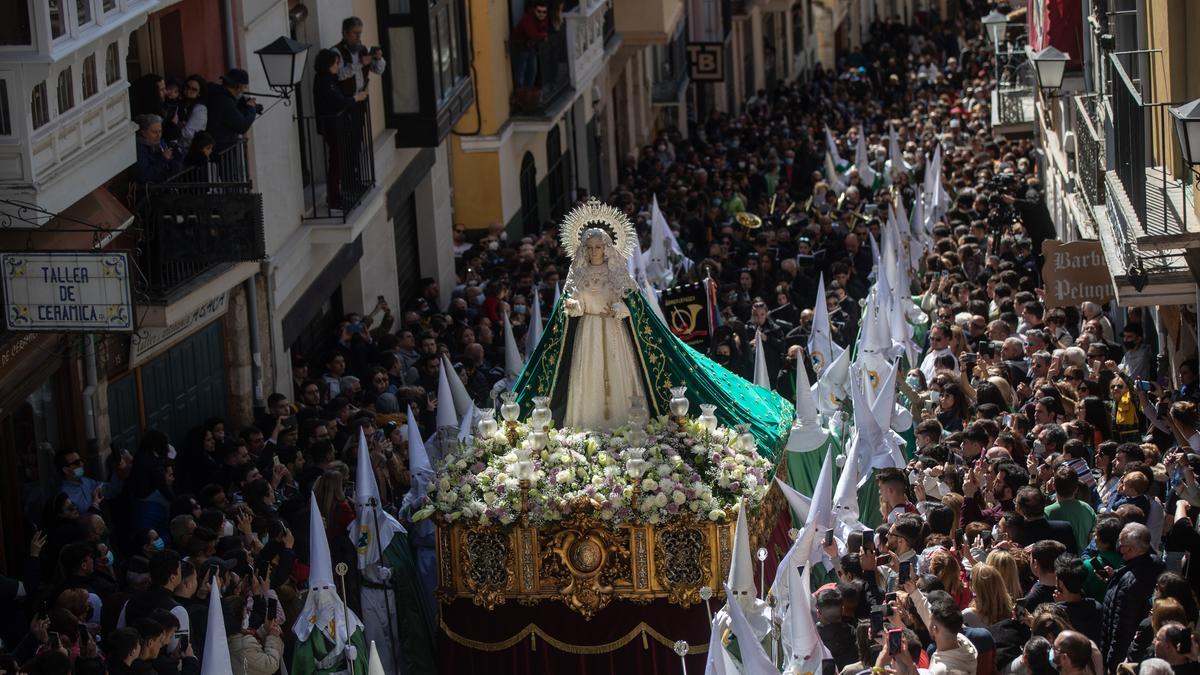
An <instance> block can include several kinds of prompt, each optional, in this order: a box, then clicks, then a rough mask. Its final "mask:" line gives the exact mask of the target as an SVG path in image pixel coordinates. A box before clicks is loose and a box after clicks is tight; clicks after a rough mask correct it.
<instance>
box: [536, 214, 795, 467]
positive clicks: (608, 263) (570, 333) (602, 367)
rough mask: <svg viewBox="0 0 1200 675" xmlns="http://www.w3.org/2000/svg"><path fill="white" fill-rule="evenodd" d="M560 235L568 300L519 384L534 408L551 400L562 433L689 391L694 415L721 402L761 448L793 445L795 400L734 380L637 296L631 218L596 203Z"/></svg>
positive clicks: (653, 407)
mask: <svg viewBox="0 0 1200 675" xmlns="http://www.w3.org/2000/svg"><path fill="white" fill-rule="evenodd" d="M559 236H560V238H561V241H562V245H563V249H564V250H565V251H566V253H567V255H568V256H570V257H571V267H570V271H569V272H568V273H567V281H566V284H565V285H564V287H563V293H562V297H561V298H560V300H559V302H558V304H557V305H555V307H554V311H553V312H552V313H551V315H550V320H549V321H548V322H547V324H546V328H545V330H544V331H543V332H542V338H541V341H540V342H539V343H538V345H537V347H536V348H535V349H534V351H533V353H532V354H530V356H529V362H528V364H527V365H526V366H525V370H524V371H523V372H522V373H521V377H520V379H519V380H518V381H517V385H516V392H517V396H518V401H519V402H520V403H521V406H522V409H523V411H524V412H528V411H529V409H530V407H531V405H532V399H533V397H535V396H546V397H549V399H550V408H551V410H552V411H553V413H554V420H555V422H556V423H557V424H558V425H559V426H561V427H572V428H578V429H592V430H608V429H612V428H614V427H618V426H620V425H622V424H625V423H626V421H627V420H628V416H629V410H630V405H631V398H632V397H635V396H640V397H644V400H645V401H646V405H647V408H648V409H649V411H650V413H651V414H654V415H664V414H667V413H668V411H669V401H670V399H671V397H672V394H671V389H672V388H673V387H679V386H684V387H687V394H686V395H687V398H688V399H689V400H690V401H691V403H692V406H693V408H692V410H693V414H694V411H695V410H696V406H699V405H700V404H705V403H707V404H713V405H715V406H716V411H715V413H716V415H717V419H718V420H720V421H721V422H722V423H723V424H725V425H727V426H734V425H737V424H749V425H750V430H751V432H752V433H753V434H754V436H755V438H756V439H757V441H758V445H759V448H760V450H761V451H764V452H766V453H768V454H771V455H774V453H775V452H776V451H777V450H778V449H779V448H780V447H781V446H782V444H783V443H784V442H786V440H787V437H788V432H789V430H790V428H791V423H792V412H793V408H792V404H791V403H789V402H788V401H786V400H785V399H783V398H782V397H780V396H779V395H778V394H776V393H774V392H772V391H769V390H767V389H763V388H761V387H756V386H754V385H752V384H751V383H749V382H747V381H746V380H744V379H742V378H741V377H739V376H737V375H734V374H733V373H731V372H729V371H728V370H726V369H725V368H723V367H721V366H720V365H718V364H717V363H715V362H713V361H712V360H710V359H709V358H707V357H706V356H704V355H703V354H701V353H699V352H697V351H696V350H694V349H692V348H691V347H690V346H688V345H687V344H686V343H684V342H683V341H682V340H680V339H679V338H678V337H676V336H675V335H674V334H673V333H672V332H671V331H670V330H669V329H668V328H667V327H666V326H665V325H664V324H663V323H662V321H661V320H660V319H659V318H658V316H657V315H656V314H655V313H654V311H653V310H652V309H651V307H650V306H649V305H648V304H647V300H646V299H645V297H644V296H643V295H642V293H640V292H639V291H638V290H637V284H636V283H635V282H634V280H633V277H632V276H630V274H629V268H628V265H627V261H628V258H629V256H630V255H631V254H632V252H633V247H634V246H636V245H638V243H637V233H636V231H635V230H634V227H633V223H632V222H630V221H629V218H628V217H627V216H626V215H625V214H624V213H622V212H621V211H619V210H618V209H615V208H613V207H611V206H609V205H607V204H602V203H600V202H599V201H597V200H596V199H594V198H593V199H590V200H588V202H587V203H585V204H582V205H580V206H578V207H576V208H575V209H574V210H573V211H571V213H569V214H567V217H566V219H565V220H564V222H563V224H562V227H561V228H560V235H559Z"/></svg>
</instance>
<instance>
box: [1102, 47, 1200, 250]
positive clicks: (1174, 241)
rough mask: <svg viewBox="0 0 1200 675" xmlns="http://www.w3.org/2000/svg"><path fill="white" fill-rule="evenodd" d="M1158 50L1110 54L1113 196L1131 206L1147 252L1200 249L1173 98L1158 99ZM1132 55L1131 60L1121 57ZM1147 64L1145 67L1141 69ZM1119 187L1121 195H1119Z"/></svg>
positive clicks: (1110, 177)
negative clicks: (1181, 169)
mask: <svg viewBox="0 0 1200 675" xmlns="http://www.w3.org/2000/svg"><path fill="white" fill-rule="evenodd" d="M1153 54H1154V53H1153V52H1146V53H1138V54H1126V55H1122V54H1116V53H1114V54H1110V55H1109V66H1110V72H1111V73H1112V78H1111V79H1112V87H1111V90H1112V96H1111V99H1110V101H1109V105H1110V106H1111V113H1112V133H1111V135H1110V136H1109V138H1110V139H1111V141H1110V142H1111V143H1112V144H1113V150H1114V152H1113V157H1114V158H1115V163H1116V165H1115V167H1114V169H1113V171H1111V172H1110V173H1109V175H1108V177H1107V178H1108V181H1107V182H1108V186H1107V189H1108V191H1109V193H1110V194H1109V197H1110V198H1111V199H1112V200H1114V201H1115V202H1117V204H1118V206H1120V207H1122V208H1124V209H1126V210H1127V211H1128V212H1129V213H1128V216H1129V217H1128V218H1126V219H1125V220H1126V221H1127V222H1128V223H1129V224H1130V225H1131V226H1132V229H1133V231H1132V232H1131V233H1129V234H1130V235H1131V236H1132V237H1133V238H1134V239H1135V240H1136V243H1137V246H1138V248H1139V249H1141V250H1152V251H1165V250H1170V249H1182V248H1200V223H1197V219H1196V218H1195V217H1190V218H1189V217H1188V213H1187V212H1188V211H1189V210H1190V209H1191V207H1190V205H1189V204H1187V201H1188V197H1187V196H1186V195H1185V190H1184V183H1183V181H1181V180H1179V179H1177V178H1176V177H1175V176H1174V175H1173V172H1172V169H1171V167H1172V166H1182V162H1181V161H1180V160H1179V159H1178V157H1179V147H1178V145H1177V143H1176V140H1175V130H1174V124H1173V120H1172V117H1171V114H1170V112H1169V111H1168V107H1169V106H1171V105H1173V104H1172V103H1171V102H1168V101H1152V100H1150V99H1152V98H1153V94H1152V92H1153V91H1154V89H1153V87H1152V86H1151V73H1152V72H1153V69H1152V68H1151V67H1150V66H1149V64H1148V63H1146V64H1139V63H1138V62H1137V61H1135V60H1132V59H1135V58H1138V57H1142V58H1144V59H1147V60H1148V59H1149V58H1150V57H1151V56H1152V55H1153ZM1122 56H1125V57H1132V58H1131V60H1128V61H1127V60H1125V59H1123V58H1121V57H1122ZM1139 66H1141V67H1139ZM1114 188H1115V194H1113V192H1114Z"/></svg>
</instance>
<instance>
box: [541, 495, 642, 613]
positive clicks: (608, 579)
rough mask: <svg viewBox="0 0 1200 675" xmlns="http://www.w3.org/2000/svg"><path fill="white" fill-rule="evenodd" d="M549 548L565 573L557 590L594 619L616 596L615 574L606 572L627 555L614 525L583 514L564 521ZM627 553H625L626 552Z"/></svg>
mask: <svg viewBox="0 0 1200 675" xmlns="http://www.w3.org/2000/svg"><path fill="white" fill-rule="evenodd" d="M549 548H550V552H551V553H552V555H553V556H554V557H556V558H557V562H558V564H559V565H561V568H560V569H562V570H563V571H565V572H566V575H565V576H564V577H560V583H563V585H562V586H560V587H559V589H558V593H559V596H560V598H561V599H562V601H563V602H564V603H566V605H567V606H568V607H570V608H571V609H573V610H575V611H576V612H579V613H580V614H582V615H583V618H585V619H591V618H592V617H593V616H595V615H596V612H598V611H600V610H601V609H604V608H605V607H607V606H608V603H609V602H611V601H612V599H613V595H614V594H613V584H612V581H613V576H612V575H611V574H606V573H605V571H606V570H607V568H608V567H609V566H610V565H611V564H612V563H613V562H615V561H617V560H620V559H622V558H624V557H626V556H628V552H625V551H622V546H621V543H620V541H619V540H618V539H617V538H616V537H614V536H613V532H612V530H611V529H609V528H607V527H605V526H604V525H603V524H602V523H600V522H599V521H596V520H594V519H592V518H589V517H586V516H580V517H577V518H574V519H571V520H570V521H568V522H566V523H564V529H562V530H560V531H559V532H558V533H556V534H555V535H554V538H553V540H552V542H551V545H550V547H549ZM623 554H624V555H623Z"/></svg>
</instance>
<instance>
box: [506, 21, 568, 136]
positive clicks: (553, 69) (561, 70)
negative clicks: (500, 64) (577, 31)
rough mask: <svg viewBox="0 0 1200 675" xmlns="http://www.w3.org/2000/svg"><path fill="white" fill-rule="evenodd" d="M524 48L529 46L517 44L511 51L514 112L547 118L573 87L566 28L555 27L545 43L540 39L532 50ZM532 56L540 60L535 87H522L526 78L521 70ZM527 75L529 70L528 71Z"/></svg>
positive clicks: (516, 114)
mask: <svg viewBox="0 0 1200 675" xmlns="http://www.w3.org/2000/svg"><path fill="white" fill-rule="evenodd" d="M524 49H526V48H525V47H516V46H514V47H513V49H512V51H511V52H510V59H511V62H512V68H513V115H514V116H518V117H543V116H546V115H549V114H551V113H552V112H553V111H554V107H555V104H556V103H558V99H559V97H560V96H561V95H562V94H563V93H565V92H566V91H567V89H568V88H570V86H571V70H570V58H569V51H568V49H567V33H566V31H564V30H553V29H552V30H551V31H550V33H549V34H548V36H547V38H546V40H545V41H544V42H538V43H537V44H535V45H532V46H530V47H529V48H528V50H529V51H526V52H522V51H521V50H524ZM530 52H532V53H530ZM530 57H532V58H534V60H535V61H536V68H537V70H536V73H534V78H533V82H532V84H533V86H530V87H521V86H518V83H520V82H522V81H523V76H522V75H520V74H519V73H518V69H519V68H521V67H522V65H523V64H524V63H525V61H524V59H526V58H530ZM526 67H527V66H526ZM527 74H529V71H526V75H527Z"/></svg>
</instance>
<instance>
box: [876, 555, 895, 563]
mask: <svg viewBox="0 0 1200 675" xmlns="http://www.w3.org/2000/svg"><path fill="white" fill-rule="evenodd" d="M891 561H892V554H891V553H880V554H879V555H877V556H875V564H876V565H886V564H888V563H890V562H891Z"/></svg>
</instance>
